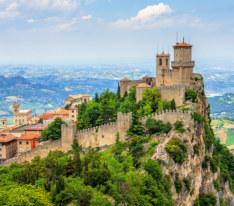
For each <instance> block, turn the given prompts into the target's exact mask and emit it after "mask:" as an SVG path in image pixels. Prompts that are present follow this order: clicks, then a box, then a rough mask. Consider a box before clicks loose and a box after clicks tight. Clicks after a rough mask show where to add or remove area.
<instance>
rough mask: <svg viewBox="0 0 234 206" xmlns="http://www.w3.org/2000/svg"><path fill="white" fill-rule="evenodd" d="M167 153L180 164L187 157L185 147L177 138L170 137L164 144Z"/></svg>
mask: <svg viewBox="0 0 234 206" xmlns="http://www.w3.org/2000/svg"><path fill="white" fill-rule="evenodd" d="M165 149H166V151H167V153H168V154H169V155H170V157H171V158H172V159H173V160H174V161H175V162H176V163H178V164H182V163H183V162H184V160H185V158H186V157H187V148H186V145H185V144H184V142H183V141H182V140H180V139H178V138H173V139H171V140H170V141H169V142H168V143H167V144H166V146H165Z"/></svg>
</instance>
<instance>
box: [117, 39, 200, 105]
mask: <svg viewBox="0 0 234 206" xmlns="http://www.w3.org/2000/svg"><path fill="white" fill-rule="evenodd" d="M173 48H174V61H172V62H171V60H170V54H167V53H165V52H162V53H160V54H157V56H156V77H145V78H142V79H140V80H129V79H127V78H124V79H122V80H121V81H120V91H121V92H120V93H121V96H122V97H123V96H124V95H125V94H126V92H128V90H129V89H130V88H131V87H133V86H136V99H137V101H140V100H141V98H142V94H143V92H144V90H145V89H147V87H148V88H153V87H158V88H159V90H160V92H161V96H162V98H163V99H164V100H168V101H171V100H173V99H174V100H175V102H176V105H177V106H181V105H182V104H183V102H184V95H185V90H186V88H187V87H189V86H190V85H191V84H192V77H193V76H194V75H195V74H194V73H193V68H194V65H195V62H194V61H193V60H192V44H189V43H186V42H185V41H184V40H183V42H181V43H176V44H175V45H174V46H173ZM143 85H144V88H143V87H142V86H143Z"/></svg>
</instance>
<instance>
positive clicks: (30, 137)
mask: <svg viewBox="0 0 234 206" xmlns="http://www.w3.org/2000/svg"><path fill="white" fill-rule="evenodd" d="M39 138H40V135H39V134H22V135H21V137H19V138H18V140H38V139H39Z"/></svg>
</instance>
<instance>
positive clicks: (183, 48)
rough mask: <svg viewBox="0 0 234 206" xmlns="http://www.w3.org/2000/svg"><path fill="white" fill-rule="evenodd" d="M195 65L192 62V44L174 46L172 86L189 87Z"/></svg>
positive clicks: (184, 43)
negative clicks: (181, 85)
mask: <svg viewBox="0 0 234 206" xmlns="http://www.w3.org/2000/svg"><path fill="white" fill-rule="evenodd" d="M194 65H195V63H194V61H192V44H189V43H186V42H185V41H184V39H183V42H182V43H176V45H174V61H173V62H172V63H171V66H172V69H173V82H174V84H183V85H189V84H190V79H191V76H192V73H193V67H194Z"/></svg>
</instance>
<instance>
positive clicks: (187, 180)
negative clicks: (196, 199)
mask: <svg viewBox="0 0 234 206" xmlns="http://www.w3.org/2000/svg"><path fill="white" fill-rule="evenodd" d="M183 182H184V186H185V188H186V190H187V191H188V192H189V191H190V189H191V180H190V179H189V178H184V179H183Z"/></svg>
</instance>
